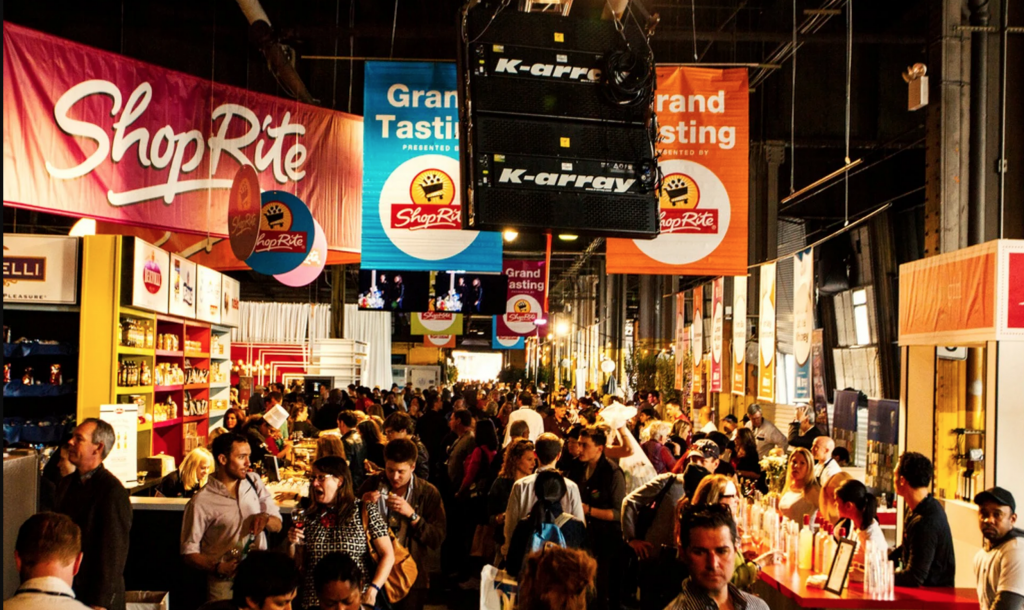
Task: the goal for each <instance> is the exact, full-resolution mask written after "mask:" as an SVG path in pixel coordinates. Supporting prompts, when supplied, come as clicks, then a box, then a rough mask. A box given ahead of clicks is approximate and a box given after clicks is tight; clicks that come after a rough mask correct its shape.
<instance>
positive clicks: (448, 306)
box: [433, 271, 508, 316]
mask: <svg viewBox="0 0 1024 610" xmlns="http://www.w3.org/2000/svg"><path fill="white" fill-rule="evenodd" d="M507 301H508V276H506V275H504V274H487V273H455V272H452V271H446V272H438V273H436V274H435V276H434V302H433V305H434V308H433V310H434V311H451V312H457V313H463V314H467V315H484V316H494V315H501V314H503V313H505V307H506V303H507Z"/></svg>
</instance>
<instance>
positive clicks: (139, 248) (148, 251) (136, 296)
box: [121, 237, 171, 313]
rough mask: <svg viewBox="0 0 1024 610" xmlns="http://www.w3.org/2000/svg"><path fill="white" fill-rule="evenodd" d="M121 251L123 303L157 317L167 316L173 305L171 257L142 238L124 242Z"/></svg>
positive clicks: (129, 238)
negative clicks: (170, 305)
mask: <svg viewBox="0 0 1024 610" xmlns="http://www.w3.org/2000/svg"><path fill="white" fill-rule="evenodd" d="M121 243H122V247H121V251H122V252H123V255H124V260H123V262H122V265H121V275H122V279H121V296H122V302H124V304H126V305H129V306H131V307H138V308H139V309H145V310H147V311H153V312H156V313H167V307H168V306H169V304H170V301H169V299H170V295H169V293H170V277H171V274H170V267H171V257H170V254H168V253H167V252H166V251H165V250H161V249H160V248H157V247H156V246H154V245H152V244H150V243H147V242H144V241H142V240H141V239H139V238H138V237H125V238H123V241H122V242H121Z"/></svg>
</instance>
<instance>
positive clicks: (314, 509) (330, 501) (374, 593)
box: [288, 456, 395, 608]
mask: <svg viewBox="0 0 1024 610" xmlns="http://www.w3.org/2000/svg"><path fill="white" fill-rule="evenodd" d="M309 496H310V497H309V502H308V506H306V507H305V509H306V511H307V512H306V516H305V517H304V518H303V520H302V526H301V527H292V529H291V530H290V531H289V532H288V541H289V542H290V543H291V544H290V545H289V549H290V552H291V553H292V555H293V556H294V557H295V560H296V562H297V563H298V564H299V566H300V567H301V568H302V573H303V575H304V577H303V578H304V580H303V586H302V594H301V596H300V599H301V601H302V607H304V608H319V607H320V600H319V598H318V597H317V594H316V587H314V586H313V570H314V568H315V567H316V565H317V563H319V562H320V560H321V559H323V557H324V556H325V555H327V554H329V553H334V552H341V553H345V554H347V555H349V556H350V557H352V559H353V560H354V561H355V562H356V565H358V566H359V569H360V570H362V573H363V574H366V575H371V574H372V575H373V578H372V580H370V581H369V582H368V584H367V585H366V587H365V589H364V590H363V600H362V603H363V604H364V605H366V606H369V607H371V608H373V607H376V606H377V602H378V600H379V601H380V602H382V603H384V602H385V601H386V596H384V595H381V588H383V587H384V583H385V582H387V579H388V575H389V574H390V573H391V567H392V566H393V565H394V562H395V553H394V548H393V547H392V546H391V538H390V536H389V535H388V528H387V524H386V523H385V521H384V518H383V517H382V516H381V514H380V509H379V508H378V507H377V504H375V503H370V504H364V503H363V502H362V500H359V499H357V498H356V497H355V494H354V492H353V491H352V476H351V474H350V472H349V469H348V464H346V463H345V460H344V459H343V458H340V457H337V456H330V457H325V458H321V459H319V460H317V461H316V462H314V463H313V471H312V474H311V475H310V488H309ZM364 511H365V516H366V520H367V522H364V521H363V518H364ZM367 532H369V536H367ZM368 537H369V538H370V539H371V540H372V541H373V550H374V551H375V552H376V554H377V556H378V557H379V558H380V561H379V562H378V563H377V564H376V565H374V564H373V559H372V557H371V556H370V547H369V544H368V543H367V538H368Z"/></svg>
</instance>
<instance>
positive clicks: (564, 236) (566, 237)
mask: <svg viewBox="0 0 1024 610" xmlns="http://www.w3.org/2000/svg"><path fill="white" fill-rule="evenodd" d="M578 238H579V235H573V234H572V233H559V234H558V239H560V240H562V241H576V240H577V239H578Z"/></svg>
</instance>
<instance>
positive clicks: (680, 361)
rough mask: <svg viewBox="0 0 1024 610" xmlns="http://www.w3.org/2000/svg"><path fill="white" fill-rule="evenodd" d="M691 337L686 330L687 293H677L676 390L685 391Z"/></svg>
mask: <svg viewBox="0 0 1024 610" xmlns="http://www.w3.org/2000/svg"><path fill="white" fill-rule="evenodd" d="M689 347H690V346H689V335H688V334H687V328H686V293H685V292H677V293H676V362H675V364H676V383H675V389H677V390H682V389H683V377H684V376H685V366H684V363H685V362H686V350H687V349H689Z"/></svg>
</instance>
